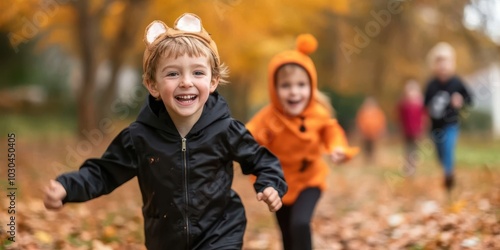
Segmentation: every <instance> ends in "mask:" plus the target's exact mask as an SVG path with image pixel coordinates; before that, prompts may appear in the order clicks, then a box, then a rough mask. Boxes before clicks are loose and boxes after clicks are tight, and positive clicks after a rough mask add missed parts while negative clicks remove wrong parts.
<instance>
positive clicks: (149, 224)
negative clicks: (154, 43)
mask: <svg viewBox="0 0 500 250" xmlns="http://www.w3.org/2000/svg"><path fill="white" fill-rule="evenodd" d="M233 161H237V162H239V163H240V165H241V169H242V172H243V173H244V174H254V175H256V176H257V180H256V182H255V184H254V188H255V191H256V192H261V191H263V190H264V189H265V188H266V187H273V188H275V189H276V190H277V191H278V193H279V195H280V197H283V195H284V194H285V193H286V191H287V185H286V183H285V181H284V177H283V172H282V170H281V166H280V163H279V161H278V159H277V158H276V157H275V156H274V155H273V154H271V153H270V151H268V150H267V149H266V148H264V147H261V146H259V144H257V142H255V140H254V138H253V137H252V135H251V134H250V133H249V132H248V130H247V129H246V128H245V126H244V125H243V124H242V123H240V122H238V121H236V120H234V119H233V118H231V116H230V113H229V109H228V107H227V105H226V102H225V101H224V99H223V98H222V96H220V95H219V94H218V93H217V92H215V93H213V94H211V95H210V97H209V99H208V101H207V103H206V104H205V106H204V109H203V113H202V115H201V117H200V119H199V120H198V122H197V123H196V124H195V125H194V126H193V128H192V129H191V131H190V132H189V133H188V134H187V135H186V137H185V138H181V136H180V135H179V133H178V132H177V130H176V128H175V126H174V124H173V122H172V120H171V119H170V117H169V115H168V113H167V112H166V110H165V107H164V105H163V103H162V102H161V101H156V100H154V99H153V97H151V96H149V98H148V102H147V105H145V106H144V107H143V108H142V110H141V112H140V114H139V117H138V118H137V121H136V122H134V123H132V124H131V125H130V126H129V127H128V128H125V129H124V130H123V131H122V132H121V133H120V134H119V135H118V136H117V137H116V138H115V139H114V140H113V142H112V143H111V145H110V146H109V147H108V149H107V150H106V152H105V153H104V155H103V156H102V158H100V159H89V160H87V161H85V162H84V163H83V165H82V166H81V167H80V169H79V171H75V172H71V173H67V174H63V175H61V176H59V177H58V178H57V181H59V182H60V183H61V184H62V185H63V186H64V188H65V189H66V191H67V196H66V198H65V199H64V200H63V202H65V203H66V202H83V201H87V200H90V199H93V198H96V197H98V196H101V195H104V194H108V193H110V192H111V191H113V190H114V189H115V188H116V187H118V186H120V185H121V184H123V183H125V182H126V181H128V180H130V179H131V178H133V177H134V176H137V177H138V178H137V179H138V182H139V186H140V189H141V193H142V200H143V204H144V205H143V209H142V210H143V215H144V231H145V238H146V247H147V248H148V249H153V250H156V249H241V247H242V241H243V234H244V231H245V227H246V218H245V211H244V208H243V205H242V203H241V200H240V198H239V197H238V195H237V194H236V193H235V192H234V191H233V190H231V184H232V180H233Z"/></svg>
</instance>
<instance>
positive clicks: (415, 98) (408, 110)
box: [398, 80, 425, 176]
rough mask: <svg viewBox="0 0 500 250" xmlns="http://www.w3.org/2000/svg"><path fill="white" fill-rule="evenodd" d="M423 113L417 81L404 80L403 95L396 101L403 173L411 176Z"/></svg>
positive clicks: (421, 128)
mask: <svg viewBox="0 0 500 250" xmlns="http://www.w3.org/2000/svg"><path fill="white" fill-rule="evenodd" d="M424 115H425V106H424V98H423V96H422V91H421V89H420V86H419V85H418V82H417V81H416V80H409V81H407V82H406V85H405V88H404V91H403V95H402V97H401V99H400V100H399V103H398V118H399V122H400V124H401V128H402V132H403V136H404V140H405V166H404V169H403V170H404V173H405V174H406V176H411V175H413V174H414V173H415V170H416V166H417V162H416V161H417V160H418V159H417V158H416V155H417V154H415V151H416V150H417V140H418V138H419V137H420V136H421V135H422V131H423V124H424V123H423V121H424Z"/></svg>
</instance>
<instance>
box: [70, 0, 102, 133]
mask: <svg viewBox="0 0 500 250" xmlns="http://www.w3.org/2000/svg"><path fill="white" fill-rule="evenodd" d="M75 6H76V10H77V13H78V19H77V36H78V38H79V39H78V41H80V56H81V60H82V61H81V63H82V83H81V85H80V91H79V94H78V97H77V102H78V104H77V108H78V111H77V112H78V131H77V133H78V135H79V136H81V137H83V133H84V132H85V131H91V130H92V129H95V128H96V127H97V123H96V117H95V105H94V103H93V100H92V98H93V96H94V90H95V79H96V68H97V59H96V51H97V49H96V47H95V41H96V38H97V32H96V28H97V27H98V26H97V24H96V22H97V21H96V20H95V19H94V18H92V17H91V15H90V10H89V2H88V1H77V2H75Z"/></svg>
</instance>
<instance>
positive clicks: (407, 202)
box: [0, 138, 500, 250]
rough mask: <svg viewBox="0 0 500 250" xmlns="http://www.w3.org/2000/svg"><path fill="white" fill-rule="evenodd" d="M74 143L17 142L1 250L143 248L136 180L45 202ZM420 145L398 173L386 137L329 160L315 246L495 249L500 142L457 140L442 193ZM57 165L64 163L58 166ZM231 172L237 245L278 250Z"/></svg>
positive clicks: (498, 245)
mask: <svg viewBox="0 0 500 250" xmlns="http://www.w3.org/2000/svg"><path fill="white" fill-rule="evenodd" d="M78 142H79V141H76V140H72V139H62V138H61V139H50V138H38V139H36V140H30V141H28V140H20V141H19V142H18V155H17V165H18V169H17V176H16V177H17V186H18V193H17V196H16V227H17V234H16V238H15V240H16V242H15V243H11V242H9V241H8V240H7V234H6V231H7V230H8V229H7V227H6V223H8V218H9V217H10V215H8V214H7V209H6V208H7V207H8V200H7V199H4V198H2V201H1V204H0V205H1V207H2V208H1V209H0V222H1V224H0V242H1V244H0V249H82V250H83V249H96V250H104V249H145V248H144V246H143V241H144V237H143V225H142V222H143V219H142V216H141V212H140V206H141V199H140V195H139V191H138V187H137V182H136V180H135V179H134V180H132V181H130V182H129V183H127V184H125V185H124V186H122V187H120V188H119V189H117V190H115V191H114V192H113V193H112V194H110V195H108V196H104V197H101V198H98V199H96V200H93V201H90V202H86V203H82V204H69V205H66V206H65V208H64V209H62V210H61V211H59V212H49V211H46V210H45V208H44V207H43V203H42V201H41V195H42V188H43V186H44V185H45V184H46V182H47V181H48V180H49V179H50V178H53V177H55V176H56V175H57V174H58V173H60V172H62V171H68V170H71V169H72V168H76V167H77V162H78V159H73V158H72V157H69V154H68V152H69V151H68V147H69V148H76V145H78ZM424 146H425V145H423V146H422V152H423V153H422V158H421V161H420V164H419V168H418V169H417V171H416V174H415V175H414V176H413V177H412V178H409V177H403V176H402V173H401V171H400V164H401V156H400V155H401V150H400V144H399V142H398V141H387V142H385V143H384V145H382V147H379V148H378V154H377V158H376V159H375V160H373V161H371V162H370V163H369V164H367V163H365V161H364V160H363V159H362V157H358V158H356V159H354V160H353V161H351V162H349V163H347V164H344V165H341V166H332V168H331V170H332V171H331V174H330V176H329V186H330V187H329V189H328V190H327V191H326V192H325V193H323V195H322V198H321V200H320V203H319V205H318V207H317V210H316V213H315V216H314V219H313V222H312V228H313V239H314V246H315V249H325V250H326V249H355V250H363V249H500V219H499V218H500V159H499V158H498V156H497V155H498V152H500V147H499V146H498V143H496V144H495V143H494V142H487V143H485V142H484V141H481V140H475V139H470V140H466V141H464V140H462V141H461V142H460V144H459V150H458V152H457V165H458V170H457V179H458V183H457V187H456V189H455V191H454V192H453V193H451V194H449V195H448V194H447V193H445V192H444V191H443V189H442V180H441V171H440V169H439V167H438V165H437V163H436V162H435V159H434V156H433V155H432V153H429V152H430V151H426V150H425V149H424ZM92 149H93V152H85V153H88V155H93V156H97V155H99V154H100V152H102V150H103V149H104V148H103V147H102V146H96V147H95V148H92ZM72 156H73V155H72ZM85 156H87V155H83V157H82V158H85ZM76 158H77V157H76ZM63 162H69V165H70V167H69V168H68V167H62V165H63V164H60V163H63ZM236 169H237V170H236V171H237V172H238V174H237V175H236V177H235V180H234V188H235V189H236V190H237V192H238V193H239V194H240V195H241V196H242V198H243V202H244V204H245V207H246V211H247V217H248V225H247V232H246V235H245V245H244V249H281V245H280V241H279V239H280V234H279V231H278V229H277V225H276V223H275V219H274V217H273V214H271V213H270V212H268V210H267V207H266V206H265V205H264V204H261V203H259V202H257V201H256V199H255V194H254V192H253V190H252V188H251V184H250V181H249V179H248V178H247V177H245V176H242V175H241V174H240V171H239V170H238V168H236ZM0 176H1V177H2V178H4V177H5V175H4V173H2V174H1V175H0ZM2 181H3V180H2ZM3 183H4V182H2V191H1V192H2V197H5V196H4V195H5V194H4V193H3V192H4V191H5V185H3Z"/></svg>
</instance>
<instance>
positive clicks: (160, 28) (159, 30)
mask: <svg viewBox="0 0 500 250" xmlns="http://www.w3.org/2000/svg"><path fill="white" fill-rule="evenodd" d="M167 29H168V26H167V25H166V24H165V23H163V22H162V21H158V20H155V21H153V22H152V23H150V24H149V25H148V27H146V33H145V34H144V42H145V43H146V44H147V45H148V46H149V45H151V44H152V43H153V42H154V41H155V40H156V38H158V37H159V36H160V35H162V34H164V33H165V32H167Z"/></svg>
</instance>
